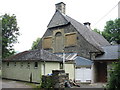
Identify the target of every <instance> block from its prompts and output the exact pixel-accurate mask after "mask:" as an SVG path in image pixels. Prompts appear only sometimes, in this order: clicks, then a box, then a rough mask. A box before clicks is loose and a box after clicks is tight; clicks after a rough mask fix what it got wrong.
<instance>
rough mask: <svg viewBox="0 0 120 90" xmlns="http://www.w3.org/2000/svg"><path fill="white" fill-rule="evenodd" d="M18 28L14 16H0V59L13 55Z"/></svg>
mask: <svg viewBox="0 0 120 90" xmlns="http://www.w3.org/2000/svg"><path fill="white" fill-rule="evenodd" d="M18 36H19V28H18V26H17V20H16V16H15V15H14V14H13V15H11V16H10V15H8V14H5V15H3V16H2V58H6V57H8V56H10V55H12V54H14V53H15V50H14V49H13V46H14V43H17V37H18Z"/></svg>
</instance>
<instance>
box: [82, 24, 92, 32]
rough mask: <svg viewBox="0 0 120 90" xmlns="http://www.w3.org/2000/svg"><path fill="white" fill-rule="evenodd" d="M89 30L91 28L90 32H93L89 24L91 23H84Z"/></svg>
mask: <svg viewBox="0 0 120 90" xmlns="http://www.w3.org/2000/svg"><path fill="white" fill-rule="evenodd" d="M83 24H84V25H85V26H86V27H87V28H89V29H90V30H91V28H90V25H91V23H89V22H85V23H83Z"/></svg>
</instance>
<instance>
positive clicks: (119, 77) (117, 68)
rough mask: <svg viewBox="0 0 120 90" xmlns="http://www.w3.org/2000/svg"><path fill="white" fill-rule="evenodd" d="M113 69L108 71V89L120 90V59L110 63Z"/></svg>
mask: <svg viewBox="0 0 120 90" xmlns="http://www.w3.org/2000/svg"><path fill="white" fill-rule="evenodd" d="M112 66H113V69H112V70H111V71H110V78H109V81H108V85H107V89H108V90H120V61H119V62H115V63H113V64H112Z"/></svg>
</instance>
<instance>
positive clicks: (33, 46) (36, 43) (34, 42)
mask: <svg viewBox="0 0 120 90" xmlns="http://www.w3.org/2000/svg"><path fill="white" fill-rule="evenodd" d="M40 39H41V38H37V39H36V41H33V43H32V47H31V48H32V50H33V49H37V45H38V43H39V42H40Z"/></svg>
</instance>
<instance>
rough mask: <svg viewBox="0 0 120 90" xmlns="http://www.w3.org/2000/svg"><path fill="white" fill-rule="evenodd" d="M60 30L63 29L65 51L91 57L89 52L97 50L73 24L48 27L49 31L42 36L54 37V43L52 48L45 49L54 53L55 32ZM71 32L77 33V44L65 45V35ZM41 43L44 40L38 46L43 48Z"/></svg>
mask: <svg viewBox="0 0 120 90" xmlns="http://www.w3.org/2000/svg"><path fill="white" fill-rule="evenodd" d="M59 30H62V31H61V33H62V37H63V39H64V45H63V49H64V52H66V53H78V55H79V56H82V57H85V58H90V54H89V52H94V51H96V48H95V47H94V46H92V45H91V44H90V43H89V42H88V41H86V40H85V39H84V38H83V36H82V35H81V34H79V33H78V31H77V30H76V29H75V28H74V27H73V26H72V25H71V24H67V25H64V26H60V27H55V28H50V29H47V31H46V32H45V34H44V35H43V37H42V38H45V37H52V43H53V45H52V48H50V49H45V50H47V51H50V52H52V53H54V48H55V47H54V44H55V40H54V33H55V32H56V31H59ZM70 33H76V35H77V37H76V40H77V44H76V45H74V46H68V47H66V46H65V35H66V34H70ZM42 40H43V39H42ZM41 45H42V41H41V42H40V43H39V45H38V48H42V47H41ZM62 51H63V50H62Z"/></svg>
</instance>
